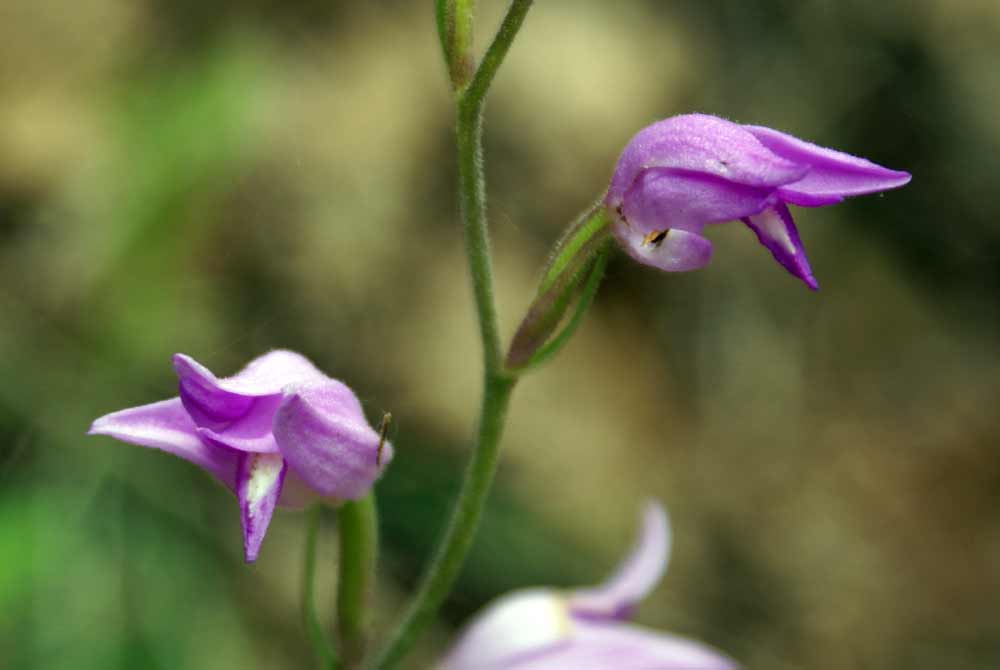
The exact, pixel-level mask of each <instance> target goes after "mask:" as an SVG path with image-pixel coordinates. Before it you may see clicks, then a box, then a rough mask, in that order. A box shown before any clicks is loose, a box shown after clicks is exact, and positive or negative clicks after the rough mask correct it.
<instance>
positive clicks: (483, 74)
mask: <svg viewBox="0 0 1000 670" xmlns="http://www.w3.org/2000/svg"><path fill="white" fill-rule="evenodd" d="M531 5H532V0H513V2H511V5H510V7H509V8H508V10H507V14H506V16H505V17H504V19H503V22H502V23H501V25H500V29H499V30H498V32H497V34H496V36H495V37H494V39H493V42H492V43H491V44H490V46H489V48H488V49H487V50H486V54H485V55H484V56H483V60H482V63H481V64H480V65H479V67H478V68H477V69H476V72H475V75H473V77H472V79H471V81H470V82H469V84H468V86H467V87H466V88H465V89H464V90H462V91H461V92H460V93H459V95H458V97H457V100H456V105H455V106H456V109H455V112H456V145H457V147H456V148H457V152H458V190H459V205H460V212H461V217H462V222H463V227H464V229H465V242H466V252H467V255H468V259H469V273H470V276H471V278H472V287H473V294H474V296H475V302H476V314H477V317H478V322H479V334H480V339H481V340H482V348H483V401H482V408H481V411H480V417H479V428H478V435H477V440H476V444H475V447H474V450H473V453H472V458H471V460H470V461H469V465H468V467H467V469H466V472H465V477H464V479H463V482H462V488H461V491H460V492H459V495H458V499H457V501H456V503H455V507H454V509H453V511H452V516H451V520H450V522H449V524H448V527H447V530H446V531H445V534H444V536H443V537H442V538H441V541H440V543H439V545H438V547H437V550H436V552H435V554H434V558H433V559H432V561H431V563H430V565H429V566H428V567H427V569H426V571H425V572H424V575H423V577H422V579H421V581H420V585H419V587H418V589H417V592H416V595H415V596H414V598H413V600H412V602H411V603H410V606H409V608H408V609H407V611H406V614H405V615H404V616H403V620H402V622H401V623H400V624H399V626H398V627H397V628H396V630H395V631H394V632H393V634H392V635H391V637H390V639H389V642H388V644H387V645H386V647H385V649H384V650H383V652H382V654H381V655H380V657H379V659H378V662H377V667H378V668H379V669H380V670H389V669H390V668H394V667H396V666H397V665H398V664H399V662H400V661H401V660H402V659H403V657H404V656H405V655H406V653H407V652H408V651H409V650H410V648H411V647H412V645H413V643H414V642H415V641H416V639H417V637H418V636H419V635H420V634H421V633H422V632H423V631H424V629H426V627H427V626H428V624H429V623H430V622H431V620H432V619H433V617H434V615H435V614H436V613H437V611H438V609H439V608H440V606H441V603H442V602H443V601H444V598H445V596H447V594H448V592H449V591H450V590H451V588H452V586H453V585H454V583H455V579H456V578H457V577H458V573H459V570H460V568H461V567H462V564H463V563H464V562H465V557H466V555H467V554H468V551H469V548H470V547H471V546H472V540H473V538H474V537H475V533H476V529H477V528H478V527H479V522H480V519H481V517H482V513H483V508H484V506H485V504H486V498H487V496H488V494H489V491H490V488H491V485H492V483H493V476H494V473H495V472H496V465H497V459H498V456H499V448H500V437H501V435H502V433H503V426H504V421H505V419H506V415H507V408H508V406H509V404H510V396H511V392H512V391H513V389H514V384H515V382H516V379H517V377H516V375H511V374H509V373H507V372H506V371H505V370H504V369H503V362H502V359H501V345H500V335H499V330H498V326H497V313H496V304H495V301H494V297H493V270H492V263H491V260H490V246H489V231H488V229H487V217H486V185H485V178H484V174H483V161H482V151H483V123H482V113H483V106H484V104H485V100H486V93H487V91H488V90H489V87H490V84H492V82H493V78H494V77H495V76H496V72H497V70H498V69H499V67H500V65H501V64H502V63H503V60H504V57H505V56H506V55H507V52H508V50H509V49H510V45H511V43H512V42H513V41H514V37H515V36H516V35H517V33H518V31H519V30H520V28H521V25H522V24H523V23H524V17H525V15H526V14H527V13H528V10H529V9H530V8H531ZM456 6H457V2H456ZM439 16H440V15H439ZM440 25H441V23H440V22H439V26H440ZM444 41H445V38H444V37H442V42H443V43H444ZM446 54H447V50H446Z"/></svg>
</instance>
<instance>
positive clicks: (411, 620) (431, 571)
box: [377, 375, 514, 670]
mask: <svg viewBox="0 0 1000 670" xmlns="http://www.w3.org/2000/svg"><path fill="white" fill-rule="evenodd" d="M485 386H486V388H485V393H484V395H483V406H482V412H481V414H480V423H479V442H478V444H477V447H476V450H475V451H474V452H473V453H472V459H471V460H470V461H469V465H468V467H467V469H466V473H465V480H464V481H463V483H462V490H461V491H460V492H459V495H458V501H457V503H456V505H455V509H454V511H453V512H452V517H451V522H450V523H449V524H448V528H447V530H446V531H445V534H444V537H443V538H442V539H441V542H440V544H439V545H438V550H437V553H436V555H435V556H434V559H433V561H432V562H431V564H430V566H429V567H428V569H427V571H426V572H425V573H424V579H423V581H422V582H421V584H420V588H419V589H418V591H417V594H416V595H415V596H414V598H413V601H412V603H411V604H410V607H409V609H408V610H407V612H406V615H405V616H404V618H403V621H402V622H401V623H400V625H399V627H398V628H397V629H396V631H395V634H394V635H393V637H392V638H391V639H390V641H389V644H388V645H387V646H386V649H385V651H384V652H383V654H382V656H381V658H380V659H379V662H378V665H377V667H378V668H379V669H380V670H389V668H394V667H396V665H397V664H398V663H399V662H400V661H401V660H402V659H403V657H404V656H405V655H406V653H407V652H408V651H409V650H410V647H411V646H412V645H413V643H414V642H415V641H416V639H417V636H419V635H420V634H421V633H422V632H423V631H424V629H425V628H426V627H427V625H428V624H429V623H430V622H431V620H432V619H433V618H434V615H435V614H436V613H437V610H438V608H439V607H440V606H441V603H442V602H443V601H444V599H445V597H446V596H447V595H448V592H449V591H451V587H452V586H453V585H454V583H455V579H456V578H457V577H458V573H459V570H460V569H461V567H462V564H463V563H464V562H465V556H466V554H467V553H468V551H469V548H470V547H471V546H472V540H473V538H474V537H475V533H476V528H477V527H478V526H479V520H480V518H481V517H482V513H483V508H484V506H485V504H486V498H487V495H488V494H489V491H490V485H491V484H492V483H493V475H494V473H495V472H496V466H497V459H498V456H499V453H500V436H501V434H502V432H503V425H504V420H505V418H506V415H507V407H508V406H509V404H510V396H511V391H513V389H514V379H513V378H511V377H507V376H501V375H487V376H486V382H485Z"/></svg>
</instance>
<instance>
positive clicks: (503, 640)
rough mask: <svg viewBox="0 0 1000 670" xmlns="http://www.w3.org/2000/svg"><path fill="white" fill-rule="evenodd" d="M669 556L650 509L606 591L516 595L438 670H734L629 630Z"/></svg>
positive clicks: (474, 626)
mask: <svg viewBox="0 0 1000 670" xmlns="http://www.w3.org/2000/svg"><path fill="white" fill-rule="evenodd" d="M669 553H670V528H669V525H668V522H667V515H666V513H665V512H664V510H663V508H662V507H661V506H660V505H658V504H655V503H650V504H649V505H648V506H647V507H646V510H645V513H644V514H643V523H642V532H641V534H640V537H639V542H638V543H637V545H636V547H635V548H634V549H633V550H632V552H631V553H630V554H629V556H628V557H627V558H626V559H625V561H623V562H622V564H621V565H620V566H619V568H618V569H617V570H616V571H615V573H614V574H613V575H612V576H611V577H610V578H609V579H608V580H607V581H605V582H604V583H603V584H601V585H600V586H596V587H593V588H588V589H578V590H575V591H570V592H568V593H567V592H563V591H557V590H555V589H549V588H536V589H526V590H523V591H515V592H513V593H510V594H508V595H506V596H503V597H501V598H500V599H499V600H497V601H496V602H494V603H493V604H492V605H489V606H488V607H487V608H486V609H485V610H483V612H481V613H480V614H479V615H477V616H476V618H475V619H474V620H473V621H472V623H471V624H470V625H469V626H468V627H467V628H466V629H465V630H464V631H463V632H462V633H461V634H460V636H459V638H458V641H457V642H456V643H455V645H454V646H453V647H452V649H451V650H450V651H449V652H448V654H447V656H446V657H445V659H444V661H443V662H442V664H441V670H583V669H586V670H622V669H623V668H628V670H731V669H733V668H736V667H737V666H736V664H735V662H734V661H732V659H730V658H728V657H726V656H725V655H723V654H721V653H719V652H717V651H714V650H712V649H710V648H708V647H706V646H705V645H702V644H700V643H698V642H694V641H692V640H688V639H685V638H683V637H679V636H676V635H671V634H669V633H661V632H659V631H654V630H649V629H646V628H642V627H640V626H636V625H633V624H629V623H626V622H625V619H626V618H628V617H629V615H630V613H631V611H632V609H633V608H634V607H635V606H636V605H637V604H638V603H639V601H640V600H642V599H643V598H644V597H645V596H646V595H647V594H648V593H649V592H650V591H651V590H652V589H653V587H654V586H656V584H657V582H658V581H659V580H660V577H661V576H662V575H663V572H664V570H665V569H666V565H667V560H668V557H669Z"/></svg>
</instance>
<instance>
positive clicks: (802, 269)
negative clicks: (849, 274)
mask: <svg viewBox="0 0 1000 670" xmlns="http://www.w3.org/2000/svg"><path fill="white" fill-rule="evenodd" d="M743 223H745V224H747V225H748V226H749V227H750V230H752V231H753V232H754V233H755V234H756V235H757V239H758V240H759V241H760V243H761V244H763V245H764V246H765V247H767V250H768V251H770V252H771V255H772V256H774V260H776V261H778V262H779V263H781V265H782V266H783V267H784V268H785V269H786V270H788V271H789V272H790V273H792V274H793V275H795V276H796V277H798V278H799V279H801V280H802V281H803V282H804V283H805V285H806V286H808V287H809V288H811V289H812V290H813V291H815V290H817V289H819V284H818V283H817V282H816V278H815V277H813V274H812V268H810V267H809V259H808V258H806V250H805V248H804V247H803V246H802V241H801V240H800V239H799V231H798V230H797V229H796V228H795V222H794V221H793V220H792V214H791V212H789V211H788V207H787V206H786V205H785V204H783V203H778V204H777V205H775V206H774V207H769V208H768V209H765V210H764V211H763V212H761V213H760V214H758V215H756V216H750V217H747V218H745V219H743Z"/></svg>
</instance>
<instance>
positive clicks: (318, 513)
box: [302, 503, 337, 670]
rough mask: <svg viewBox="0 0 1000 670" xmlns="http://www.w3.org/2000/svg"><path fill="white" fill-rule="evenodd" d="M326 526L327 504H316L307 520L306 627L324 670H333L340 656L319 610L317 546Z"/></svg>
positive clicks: (303, 594) (305, 564)
mask: <svg viewBox="0 0 1000 670" xmlns="http://www.w3.org/2000/svg"><path fill="white" fill-rule="evenodd" d="M322 525H323V505H322V504H320V503H316V504H315V505H313V506H312V508H311V509H310V510H309V515H308V518H307V519H306V544H305V557H304V559H303V569H302V625H303V627H304V628H305V630H306V635H307V636H308V637H309V643H310V644H311V645H312V648H313V653H314V655H315V656H316V659H317V665H318V667H319V668H320V670H333V669H334V668H336V667H337V653H336V651H335V650H334V649H333V647H332V646H331V645H330V640H329V639H328V638H327V636H326V633H324V632H323V624H321V623H320V621H319V615H318V614H317V611H316V547H317V545H318V544H319V531H320V528H322Z"/></svg>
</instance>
